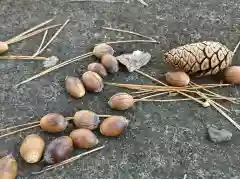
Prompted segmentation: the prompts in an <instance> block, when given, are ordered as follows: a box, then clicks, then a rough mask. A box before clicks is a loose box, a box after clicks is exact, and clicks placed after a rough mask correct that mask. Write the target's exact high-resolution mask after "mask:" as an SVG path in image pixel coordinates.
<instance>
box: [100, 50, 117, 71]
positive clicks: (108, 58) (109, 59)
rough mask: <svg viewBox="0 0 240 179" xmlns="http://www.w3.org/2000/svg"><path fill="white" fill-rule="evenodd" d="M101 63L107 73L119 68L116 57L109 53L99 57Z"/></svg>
mask: <svg viewBox="0 0 240 179" xmlns="http://www.w3.org/2000/svg"><path fill="white" fill-rule="evenodd" d="M101 63H102V65H103V66H104V67H105V68H106V69H107V71H108V72H109V73H115V72H118V70H119V63H118V61H117V59H116V57H114V56H113V55H111V54H105V55H103V56H102V58H101Z"/></svg>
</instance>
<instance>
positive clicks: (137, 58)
mask: <svg viewBox="0 0 240 179" xmlns="http://www.w3.org/2000/svg"><path fill="white" fill-rule="evenodd" d="M116 59H117V60H118V61H119V62H120V63H121V64H123V65H125V66H126V67H127V69H128V71H129V72H133V71H135V70H138V69H140V68H141V67H143V66H145V65H146V64H147V63H148V62H149V61H150V59H151V55H150V53H148V52H142V51H140V50H136V51H134V52H133V53H132V54H122V55H120V56H117V57H116Z"/></svg>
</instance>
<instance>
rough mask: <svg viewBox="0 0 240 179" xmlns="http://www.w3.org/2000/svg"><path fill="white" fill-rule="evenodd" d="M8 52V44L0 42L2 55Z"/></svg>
mask: <svg viewBox="0 0 240 179" xmlns="http://www.w3.org/2000/svg"><path fill="white" fill-rule="evenodd" d="M6 51H8V44H7V43H6V42H2V41H0V54H1V53H4V52H6Z"/></svg>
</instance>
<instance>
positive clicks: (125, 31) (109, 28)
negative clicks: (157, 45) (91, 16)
mask: <svg viewBox="0 0 240 179" xmlns="http://www.w3.org/2000/svg"><path fill="white" fill-rule="evenodd" d="M102 28H103V29H105V30H111V31H116V32H124V33H128V34H132V35H137V36H139V37H143V38H146V39H149V40H153V41H156V40H155V39H153V38H152V37H148V36H145V35H142V34H139V33H137V32H133V31H128V30H122V29H116V28H111V27H102Z"/></svg>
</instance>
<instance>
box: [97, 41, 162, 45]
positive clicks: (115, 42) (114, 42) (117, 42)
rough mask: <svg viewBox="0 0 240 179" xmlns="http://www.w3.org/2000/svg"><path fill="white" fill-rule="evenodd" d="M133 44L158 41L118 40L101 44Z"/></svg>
mask: <svg viewBox="0 0 240 179" xmlns="http://www.w3.org/2000/svg"><path fill="white" fill-rule="evenodd" d="M135 42H143V43H158V44H159V42H158V41H156V40H122V41H121V40H120V41H112V42H111V41H110V42H103V43H106V44H119V43H135ZM95 45H99V44H95Z"/></svg>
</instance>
